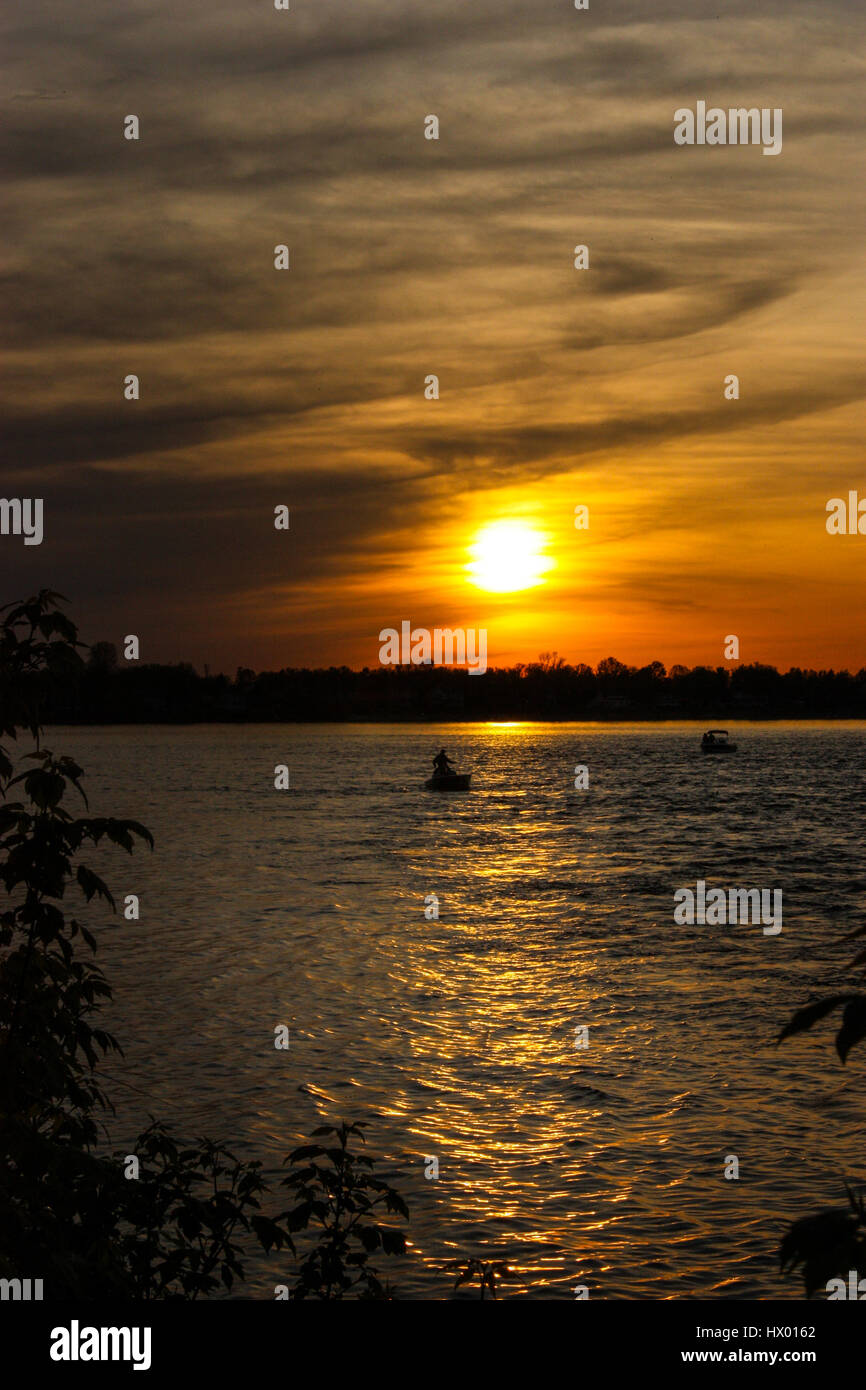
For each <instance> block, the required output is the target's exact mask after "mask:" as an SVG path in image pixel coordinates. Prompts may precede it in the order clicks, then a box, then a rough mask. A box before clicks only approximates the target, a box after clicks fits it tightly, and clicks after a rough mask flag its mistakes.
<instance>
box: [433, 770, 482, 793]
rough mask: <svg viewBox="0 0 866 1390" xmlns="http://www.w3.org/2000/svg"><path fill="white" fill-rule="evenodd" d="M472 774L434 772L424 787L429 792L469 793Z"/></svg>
mask: <svg viewBox="0 0 866 1390" xmlns="http://www.w3.org/2000/svg"><path fill="white" fill-rule="evenodd" d="M471 781H472V773H471V772H434V773H433V776H432V777H428V779H427V781H426V782H425V783H424V786H425V787H426V788H427V790H428V791H429V792H468V790H469V783H470V782H471Z"/></svg>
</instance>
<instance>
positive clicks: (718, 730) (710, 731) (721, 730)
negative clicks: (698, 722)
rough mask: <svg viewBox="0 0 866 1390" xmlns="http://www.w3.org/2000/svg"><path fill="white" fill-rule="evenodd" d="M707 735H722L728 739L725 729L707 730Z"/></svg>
mask: <svg viewBox="0 0 866 1390" xmlns="http://www.w3.org/2000/svg"><path fill="white" fill-rule="evenodd" d="M707 733H708V734H724V736H725V738H727V737H728V731H727V729H707Z"/></svg>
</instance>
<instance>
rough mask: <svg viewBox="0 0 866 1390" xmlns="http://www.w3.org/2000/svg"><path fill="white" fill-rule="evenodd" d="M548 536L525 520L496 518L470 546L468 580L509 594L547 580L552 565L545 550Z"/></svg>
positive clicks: (494, 591)
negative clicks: (499, 519) (470, 560)
mask: <svg viewBox="0 0 866 1390" xmlns="http://www.w3.org/2000/svg"><path fill="white" fill-rule="evenodd" d="M544 545H545V537H544V536H543V535H542V534H541V532H540V531H536V530H535V529H534V527H532V526H530V525H529V524H528V522H525V521H494V522H491V524H490V525H489V526H485V527H484V528H483V529H482V530H481V531H479V532H478V535H477V536H476V537H475V541H474V543H473V545H472V546H471V548H470V554H471V555H472V557H473V558H472V562H471V563H470V564H468V565H467V566H466V569H467V572H468V574H469V583H470V584H474V585H475V586H476V587H477V588H479V589H486V590H487V591H488V592H489V593H494V594H509V593H514V592H515V591H516V590H518V589H531V588H533V587H534V586H535V585H536V584H543V583H544V575H545V574H546V573H547V571H548V570H549V569H550V567H551V566H552V564H553V561H552V559H551V558H550V556H549V555H545V554H544V553H543V552H544Z"/></svg>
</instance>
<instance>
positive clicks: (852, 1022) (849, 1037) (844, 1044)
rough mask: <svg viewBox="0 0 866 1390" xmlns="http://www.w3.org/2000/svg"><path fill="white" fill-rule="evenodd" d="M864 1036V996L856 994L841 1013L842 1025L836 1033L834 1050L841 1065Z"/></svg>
mask: <svg viewBox="0 0 866 1390" xmlns="http://www.w3.org/2000/svg"><path fill="white" fill-rule="evenodd" d="M863 1038H866V997H864V996H863V995H862V994H861V995H857V996H856V997H855V998H854V999H852V1000H851V1003H850V1004H848V1005H847V1006H846V1008H845V1011H844V1013H843V1014H842V1027H841V1028H840V1029H839V1032H838V1033H837V1034H836V1051H837V1052H838V1053H839V1057H840V1060H841V1061H842V1063H843V1065H844V1062H845V1058H846V1057H847V1056H848V1053H849V1052H850V1051H851V1048H852V1047H855V1046H856V1045H857V1043H858V1042H860V1041H861V1040H862V1039H863Z"/></svg>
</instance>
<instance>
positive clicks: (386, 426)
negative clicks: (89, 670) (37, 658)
mask: <svg viewBox="0 0 866 1390" xmlns="http://www.w3.org/2000/svg"><path fill="white" fill-rule="evenodd" d="M862 26H863V17H862V0H828V2H827V3H821V4H816V3H814V0H808V3H803V4H798V3H791V0H763V3H761V4H760V5H759V6H756V5H755V3H754V0H734V3H725V4H719V3H718V0H679V3H667V0H654V2H653V3H652V4H649V3H647V0H642V3H634V2H633V0H628V2H627V0H591V8H590V10H589V11H587V12H579V11H576V10H575V9H574V8H573V5H572V3H571V0H519V2H518V0H471V2H470V0H365V3H363V4H358V3H357V0H291V10H290V11H289V12H288V13H284V12H277V11H275V10H274V9H273V5H272V3H271V0H210V2H209V3H205V0H196V3H188V4H187V3H178V0H76V3H75V4H63V3H58V2H57V0H7V4H6V5H5V7H4V15H3V19H2V26H0V27H2V37H0V50H2V53H3V55H4V57H3V74H4V83H3V93H4V95H3V125H4V136H3V153H2V158H3V163H4V165H5V170H4V172H5V175H6V180H7V191H6V198H5V199H4V213H3V218H4V224H5V227H4V237H3V242H4V246H5V255H4V304H5V307H6V312H5V313H4V316H3V321H2V330H0V331H2V334H3V338H4V357H5V370H4V373H3V381H4V400H5V402H6V412H7V419H8V418H9V417H11V424H8V425H7V429H6V430H5V444H4V453H5V457H4V460H3V471H2V488H0V492H2V495H3V496H5V497H7V498H9V497H35V496H39V497H42V498H44V503H45V540H44V542H43V544H42V545H41V546H33V547H24V545H23V543H22V541H21V539H20V538H18V537H12V536H4V537H0V578H2V586H0V588H2V601H4V602H5V601H6V600H7V599H12V598H17V597H20V596H22V595H23V594H24V593H25V592H26V591H30V590H32V589H34V588H37V587H42V586H52V587H56V588H58V589H60V590H61V591H62V592H64V593H65V594H66V595H67V596H68V597H69V598H70V599H71V601H72V608H71V612H72V615H73V617H75V618H76V620H77V621H78V622H79V623H80V624H81V627H82V631H83V635H84V636H85V637H86V638H87V639H88V640H96V639H100V638H101V639H108V640H113V641H115V642H118V643H120V642H121V641H122V638H123V636H124V635H125V634H127V633H131V632H135V633H137V634H138V635H139V637H140V639H141V644H142V648H141V650H142V659H143V660H157V661H169V660H189V661H192V662H194V663H195V664H196V665H197V666H199V667H201V666H203V664H204V663H205V662H207V663H209V664H210V667H211V669H212V670H217V669H225V670H228V671H232V672H233V671H234V668H235V667H236V666H238V665H246V666H252V667H254V668H265V667H271V668H276V667H282V666H299V665H331V664H334V665H339V664H346V665H350V666H364V665H375V664H376V663H377V654H378V647H379V642H378V634H379V631H380V629H382V628H385V627H399V625H400V623H401V621H402V620H405V619H408V620H410V621H411V622H412V623H413V624H414V625H415V626H425V627H429V628H434V627H455V626H459V627H472V628H479V627H483V628H486V629H487V632H488V660H489V662H490V664H492V665H496V664H505V663H511V662H513V661H517V660H522V661H526V660H532V659H534V658H535V657H536V656H537V655H538V653H539V652H541V651H550V650H556V651H558V652H559V653H560V654H561V655H562V656H564V657H565V658H566V659H567V660H570V661H589V662H592V663H595V662H597V661H598V660H599V659H600V658H602V657H604V656H607V655H609V654H613V655H616V656H617V657H619V658H620V659H621V660H623V661H627V662H629V663H634V664H637V665H640V664H644V663H646V662H648V661H650V660H653V659H659V660H662V661H664V662H665V663H666V664H667V665H671V664H673V663H675V662H682V663H684V664H687V665H691V664H695V663H697V662H706V663H708V664H711V665H718V664H722V660H723V642H724V638H725V636H726V635H727V634H729V633H734V634H737V635H738V636H739V638H740V644H741V656H742V658H743V659H744V660H746V661H767V662H771V663H773V664H776V665H780V666H783V667H787V666H788V665H803V666H818V667H820V666H827V665H836V666H849V667H851V668H854V669H856V668H859V667H862V666H864V665H866V639H864V624H863V619H862V608H863V599H864V584H863V574H864V566H866V536H863V537H859V536H858V537H853V536H842V537H831V536H829V535H828V534H827V532H826V529H825V520H826V513H825V506H826V503H827V501H828V499H829V498H831V497H836V496H843V497H844V496H846V495H847V493H848V491H849V489H857V488H859V490H860V493H861V495H862V496H866V468H864V466H863V419H864V416H863V405H862V401H863V394H864V369H863V336H864V335H863V322H864V310H866V293H864V284H866V277H864V270H866V250H864V232H863V229H864V226H866V218H864V213H866V206H864V205H866V195H864V178H863V174H864V170H863V163H862V157H861V155H860V150H862V145H863V127H864V114H863V112H864V102H863V93H864V90H866V88H864V66H866V64H864V59H863V56H862V53H863V45H862V35H863V27H862ZM699 100H705V101H707V103H708V104H709V105H717V106H721V107H724V108H727V107H729V106H746V107H753V106H755V107H769V108H776V107H780V108H782V110H783V113H784V126H783V132H784V144H783V150H782V153H781V154H780V155H779V156H778V157H777V158H766V157H764V156H763V155H762V152H761V149H760V147H720V148H710V147H697V146H694V147H678V146H677V145H675V143H674V140H673V128H674V111H675V110H676V109H677V108H679V107H683V106H691V107H694V106H695V104H696V102H697V101H699ZM129 113H134V114H136V115H138V117H139V119H140V122H141V138H140V140H138V141H137V142H135V141H127V140H125V139H124V138H123V120H124V117H125V116H126V115H127V114H129ZM428 114H435V115H437V116H438V118H439V121H440V138H439V140H438V141H429V140H425V139H424V119H425V116H427V115H428ZM279 243H285V244H287V245H288V246H289V248H290V250H291V269H290V270H289V271H286V272H281V271H277V270H275V269H274V247H275V245H277V244H279ZM581 243H585V244H587V245H588V246H589V252H590V267H589V269H588V270H586V271H578V270H575V269H574V267H573V252H574V247H575V246H576V245H577V244H581ZM128 373H136V374H138V375H139V376H140V378H141V400H140V401H138V402H128V401H125V400H124V399H123V379H124V377H125V376H126V375H127V374H128ZM431 373H435V374H436V375H437V376H438V377H439V381H440V391H441V398H440V399H439V400H438V401H430V400H426V399H425V397H424V382H425V378H426V377H427V376H428V375H429V374H431ZM730 373H735V374H736V375H737V376H738V377H739V380H740V399H739V400H738V401H727V400H725V399H724V395H723V391H724V381H725V377H726V376H727V375H728V374H730ZM280 503H284V504H286V505H287V506H288V507H289V508H290V511H291V529H290V530H289V531H288V532H282V531H280V532H278V531H275V529H274V525H273V513H274V507H275V506H276V505H277V504H280ZM579 504H583V505H586V506H588V507H589V512H590V526H589V530H588V531H578V530H576V529H575V527H574V524H573V519H574V509H575V506H577V505H579ZM500 522H511V523H522V524H523V525H524V526H528V527H530V528H532V531H533V532H534V533H535V534H536V536H537V538H538V551H539V553H540V555H541V556H542V557H543V563H541V564H539V565H537V566H536V568H535V571H534V572H532V573H530V574H529V575H528V577H529V578H532V579H534V580H535V581H537V582H532V583H531V586H530V587H527V588H520V589H517V590H515V591H512V592H502V591H501V590H500V589H499V588H498V586H497V585H496V574H494V573H493V570H492V569H491V565H490V563H487V565H486V567H485V564H483V563H482V564H481V565H480V573H479V572H478V571H474V572H473V571H470V570H469V569H467V566H469V565H470V564H472V563H473V559H475V560H477V558H478V557H477V554H476V553H475V552H474V551H473V546H474V544H475V542H476V539H477V537H478V534H479V532H481V531H482V530H483V529H484V528H486V527H490V526H493V525H495V524H496V523H500ZM524 534H525V531H524V532H521V531H520V530H519V529H518V530H515V531H513V532H512V533H511V537H512V539H514V542H515V545H514V556H513V558H514V565H515V572H516V573H517V574H518V575H520V574H523V576H524V578H526V577H527V574H526V572H525V571H521V570H520V563H521V555H520V553H519V551H520V545H519V539H520V536H521V535H524ZM523 558H524V559H525V558H526V557H523ZM529 558H530V561H531V558H532V557H531V556H530V557H529ZM488 560H489V557H488ZM494 568H495V567H494ZM530 570H532V565H531V564H530ZM479 577H480V578H481V579H484V578H485V577H486V587H485V584H484V583H482V584H481V585H480V586H479V584H478V583H477V582H472V581H473V579H474V580H476V581H477V580H478V579H479Z"/></svg>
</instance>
